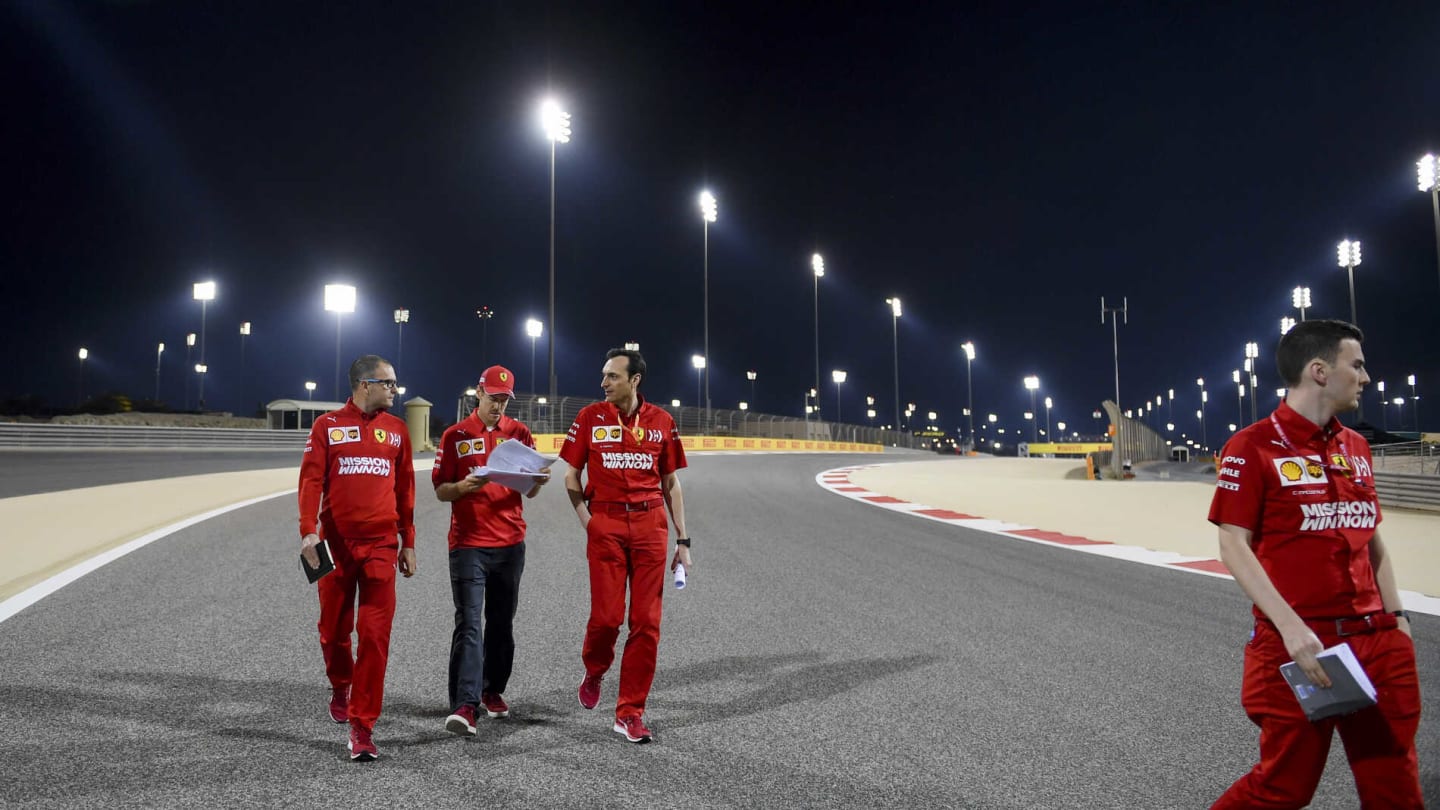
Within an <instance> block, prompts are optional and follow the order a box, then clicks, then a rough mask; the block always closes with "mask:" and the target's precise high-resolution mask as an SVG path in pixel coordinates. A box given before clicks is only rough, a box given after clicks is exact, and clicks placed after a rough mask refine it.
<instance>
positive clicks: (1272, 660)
mask: <svg viewBox="0 0 1440 810" xmlns="http://www.w3.org/2000/svg"><path fill="white" fill-rule="evenodd" d="M1363 339H1364V336H1363V335H1362V334H1361V332H1360V330H1359V329H1358V328H1357V327H1355V326H1353V325H1351V324H1348V323H1345V322H1343V321H1306V322H1304V323H1301V324H1299V325H1297V326H1295V327H1294V328H1293V329H1291V330H1290V331H1289V332H1288V333H1287V334H1286V335H1285V336H1284V337H1282V338H1281V339H1280V346H1279V348H1278V349H1277V351H1276V365H1277V367H1278V368H1279V371H1280V376H1281V377H1282V378H1283V379H1284V380H1285V384H1286V385H1287V386H1288V387H1289V388H1288V391H1287V393H1286V396H1285V401H1284V402H1282V403H1280V407H1278V408H1276V409H1275V412H1274V413H1272V414H1271V415H1270V416H1269V417H1268V418H1266V419H1263V420H1261V421H1259V422H1256V423H1255V424H1253V425H1251V426H1250V427H1248V428H1245V429H1244V430H1242V431H1240V432H1239V433H1236V434H1235V436H1234V437H1233V438H1231V440H1230V442H1229V443H1228V444H1226V445H1225V450H1224V451H1223V453H1222V460H1221V462H1220V464H1219V466H1218V475H1217V481H1216V484H1215V487H1216V488H1215V498H1214V501H1213V502H1212V504H1211V506H1210V522H1211V523H1214V524H1216V525H1217V526H1219V527H1220V559H1221V560H1222V561H1224V563H1225V565H1226V567H1227V568H1229V569H1230V573H1231V574H1233V575H1234V577H1235V581H1236V582H1237V583H1239V585H1240V588H1241V589H1242V590H1244V591H1245V595H1246V596H1248V597H1250V599H1251V601H1253V602H1254V603H1255V604H1254V611H1253V612H1254V615H1255V629H1254V631H1253V632H1252V634H1251V638H1250V643H1249V644H1248V645H1246V647H1245V674H1244V683H1243V686H1242V689H1241V703H1242V705H1243V706H1244V707H1245V712H1246V714H1248V715H1249V717H1250V719H1251V721H1252V722H1254V723H1255V724H1256V725H1257V726H1259V727H1260V763H1259V764H1257V765H1256V766H1255V767H1254V768H1252V769H1251V770H1250V772H1249V773H1247V774H1245V775H1244V776H1242V777H1241V778H1240V779H1239V780H1237V781H1236V782H1235V784H1233V785H1231V787H1230V789H1229V790H1228V791H1226V793H1225V794H1224V795H1223V796H1221V797H1220V799H1219V800H1218V801H1216V802H1215V804H1214V807H1216V808H1251V807H1304V806H1305V805H1308V804H1309V803H1310V799H1311V797H1312V796H1313V795H1314V793H1315V787H1316V785H1317V784H1318V783H1319V781H1320V774H1321V772H1322V771H1323V770H1324V768H1325V760H1326V757H1327V756H1328V754H1329V751H1330V740H1331V737H1332V736H1333V735H1334V732H1335V731H1336V730H1339V732H1340V739H1341V740H1342V741H1343V742H1344V744H1345V754H1346V757H1347V758H1348V759H1349V761H1350V769H1351V771H1353V772H1354V775H1355V787H1356V790H1357V791H1358V793H1359V798H1360V805H1361V806H1362V807H1385V808H1418V807H1421V806H1422V805H1423V799H1422V797H1421V790H1420V771H1419V763H1418V760H1417V758H1416V753H1415V733H1416V730H1417V729H1418V728H1419V725H1420V681H1419V676H1418V674H1417V672H1416V668H1415V645H1414V643H1413V642H1412V641H1411V638H1410V622H1409V617H1408V614H1406V613H1405V611H1404V610H1403V609H1402V606H1401V603H1400V593H1399V590H1398V589H1397V587H1396V585H1395V574H1394V571H1393V568H1392V565H1391V561H1390V555H1389V554H1388V553H1387V552H1386V549H1385V544H1384V543H1382V542H1381V540H1380V534H1379V532H1378V531H1377V529H1376V527H1377V525H1378V524H1379V522H1380V508H1379V505H1378V503H1377V501H1376V497H1375V477H1374V473H1373V471H1372V468H1371V458H1370V445H1369V444H1368V443H1367V442H1366V441H1365V439H1364V438H1363V437H1361V436H1360V434H1358V433H1356V432H1355V431H1353V430H1350V429H1348V428H1346V427H1344V426H1343V425H1341V424H1340V421H1339V420H1338V419H1336V414H1339V413H1344V412H1345V411H1350V410H1354V409H1355V407H1356V405H1357V404H1358V403H1359V400H1360V394H1361V392H1362V391H1363V390H1364V387H1365V384H1366V383H1367V382H1369V381H1370V377H1369V375H1368V374H1366V373H1365V355H1364V354H1363V353H1362V352H1361V349H1360V343H1361V341H1362V340H1363ZM1342 642H1345V643H1348V644H1349V645H1350V647H1351V649H1352V650H1353V651H1354V653H1355V657H1356V658H1357V659H1358V660H1359V662H1360V664H1361V666H1362V667H1363V668H1364V669H1365V672H1366V674H1367V675H1368V676H1369V677H1370V680H1371V681H1372V682H1373V683H1374V685H1375V689H1376V692H1377V697H1378V703H1377V704H1376V705H1374V706H1371V707H1370V708H1367V709H1362V710H1360V711H1358V712H1355V713H1353V714H1349V715H1345V716H1342V717H1330V718H1326V719H1322V720H1317V721H1314V722H1311V721H1309V720H1307V719H1306V717H1305V713H1304V712H1303V711H1302V710H1301V708H1300V703H1299V701H1298V699H1297V698H1296V697H1295V694H1294V692H1293V691H1292V690H1291V688H1290V686H1289V684H1288V683H1287V682H1286V681H1285V679H1284V677H1282V676H1281V674H1280V665H1281V664H1284V663H1287V662H1289V661H1291V660H1294V661H1295V663H1296V664H1298V665H1299V667H1300V669H1301V670H1302V671H1303V672H1304V673H1305V676H1306V677H1307V678H1309V679H1310V681H1311V682H1312V683H1314V684H1316V685H1317V686H1320V687H1328V686H1330V679H1329V678H1328V677H1327V676H1326V674H1325V670H1324V669H1323V668H1322V667H1321V666H1320V664H1319V663H1318V662H1317V661H1316V658H1315V656H1316V654H1317V653H1319V652H1321V651H1322V650H1324V649H1325V648H1327V647H1332V646H1335V645H1337V644H1340V643H1342Z"/></svg>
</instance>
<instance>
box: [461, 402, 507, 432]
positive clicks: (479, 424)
mask: <svg viewBox="0 0 1440 810" xmlns="http://www.w3.org/2000/svg"><path fill="white" fill-rule="evenodd" d="M470 418H471V419H474V420H475V430H477V431H479V433H485V432H487V431H489V430H490V426H489V425H486V424H485V420H484V419H481V418H480V409H479V408H476V409H475V410H473V411H471V412H470ZM508 421H510V417H509V416H507V415H506V414H503V413H502V414H500V418H499V420H497V421H496V422H495V430H504V429H505V423H506V422H508ZM477 435H479V434H477Z"/></svg>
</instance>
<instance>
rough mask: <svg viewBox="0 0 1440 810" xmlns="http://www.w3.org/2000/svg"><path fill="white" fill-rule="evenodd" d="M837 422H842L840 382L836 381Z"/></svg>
mask: <svg viewBox="0 0 1440 810" xmlns="http://www.w3.org/2000/svg"><path fill="white" fill-rule="evenodd" d="M835 424H837V425H838V424H840V383H838V382H837V383H835Z"/></svg>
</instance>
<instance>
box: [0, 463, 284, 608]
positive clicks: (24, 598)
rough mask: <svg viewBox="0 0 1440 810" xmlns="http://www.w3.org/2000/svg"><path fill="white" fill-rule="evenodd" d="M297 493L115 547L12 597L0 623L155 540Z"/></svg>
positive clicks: (246, 503)
mask: <svg viewBox="0 0 1440 810" xmlns="http://www.w3.org/2000/svg"><path fill="white" fill-rule="evenodd" d="M295 491H296V490H295V488H294V487H291V488H290V489H286V490H281V491H280V492H272V493H270V494H269V495H261V496H260V497H258V498H251V499H249V500H245V501H240V502H239V503H232V504H230V505H228V506H222V507H220V508H218V509H211V510H210V511H209V512H204V513H202V514H199V515H195V516H194V517H188V518H185V519H184V520H182V521H179V522H177V523H171V524H170V525H169V526H165V527H162V528H159V529H156V530H155V531H153V532H150V533H149V534H145V535H141V536H140V537H137V538H135V539H134V540H131V541H130V542H128V543H125V544H123V545H119V546H116V547H115V548H112V549H110V550H109V551H105V552H102V553H100V554H97V555H95V556H94V557H91V558H90V559H88V560H85V561H84V562H81V563H78V564H76V565H74V566H72V567H70V568H67V569H65V570H64V571H61V572H60V573H58V574H56V575H55V576H52V577H50V578H49V579H47V580H44V581H43V582H40V583H39V584H36V585H32V586H30V587H29V588H26V589H25V590H23V591H21V592H20V593H17V594H15V595H14V596H12V597H10V598H9V599H6V600H5V601H3V602H0V622H3V621H5V620H6V619H8V618H10V617H11V616H14V615H15V614H16V613H19V612H20V611H22V610H24V609H25V608H27V607H30V606H31V605H33V604H35V603H36V602H38V601H40V600H41V599H44V598H45V597H47V596H49V595H50V594H52V593H54V592H56V591H58V590H60V589H61V588H63V587H65V586H66V585H69V584H70V583H72V582H74V581H75V580H77V579H79V578H80V577H83V576H85V575H86V574H88V573H90V572H91V571H94V570H95V569H97V568H99V567H101V566H103V565H106V564H107V563H111V562H114V561H115V560H118V559H120V558H121V557H124V556H125V555H126V554H129V553H130V552H132V551H135V550H136V549H141V548H144V547H146V546H148V545H150V544H151V543H153V542H155V541H156V540H159V539H161V538H163V537H168V536H170V535H172V534H174V533H175V532H178V531H180V530H181V529H187V528H189V527H191V526H194V525H195V524H196V523H203V522H205V521H207V520H209V519H210V518H213V517H219V516H220V515H223V514H225V513H226V512H233V511H235V510H236V509H244V508H245V507H247V506H251V505H254V504H257V503H261V502H262V501H268V500H271V499H272V498H278V497H280V496H281V495H290V494H293V493H294V492H295ZM297 548H298V544H297Z"/></svg>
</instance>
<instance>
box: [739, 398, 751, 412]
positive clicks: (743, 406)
mask: <svg viewBox="0 0 1440 810" xmlns="http://www.w3.org/2000/svg"><path fill="white" fill-rule="evenodd" d="M740 410H742V411H748V410H750V403H748V402H745V401H744V400H741V402H740Z"/></svg>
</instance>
